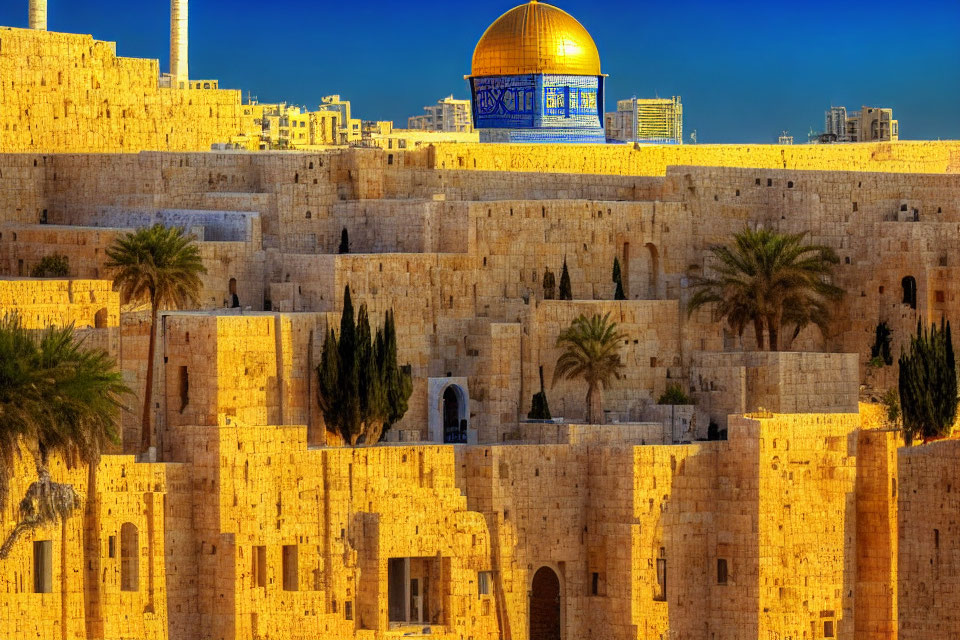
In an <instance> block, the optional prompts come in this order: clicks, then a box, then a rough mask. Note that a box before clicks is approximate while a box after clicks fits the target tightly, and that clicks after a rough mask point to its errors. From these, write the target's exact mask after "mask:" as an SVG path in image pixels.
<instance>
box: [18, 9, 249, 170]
mask: <svg viewBox="0 0 960 640" xmlns="http://www.w3.org/2000/svg"><path fill="white" fill-rule="evenodd" d="M0 77H3V78H4V79H5V81H4V82H3V83H0V105H3V106H2V110H0V132H2V137H0V150H2V151H4V152H46V153H52V152H61V153H63V152H84V153H90V152H136V151H141V150H144V149H152V150H171V151H173V150H194V151H200V150H209V149H210V145H211V144H212V143H214V142H229V141H230V139H231V138H232V137H234V136H237V135H239V134H240V132H241V122H240V92H239V91H222V90H181V89H161V88H159V87H158V82H159V63H158V61H157V60H147V59H136V58H123V57H118V56H117V55H116V45H115V43H112V42H101V41H98V40H94V39H93V38H92V37H91V36H88V35H77V34H67V33H54V32H49V31H38V30H33V29H11V28H3V29H0Z"/></svg>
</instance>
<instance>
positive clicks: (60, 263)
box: [30, 253, 70, 278]
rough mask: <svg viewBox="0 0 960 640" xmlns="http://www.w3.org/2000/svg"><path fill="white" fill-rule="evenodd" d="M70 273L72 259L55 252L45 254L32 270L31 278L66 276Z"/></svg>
mask: <svg viewBox="0 0 960 640" xmlns="http://www.w3.org/2000/svg"><path fill="white" fill-rule="evenodd" d="M69 275H70V260H69V259H67V256H64V255H60V254H59V253H55V254H53V255H50V256H44V257H43V259H42V260H40V262H38V263H37V266H35V267H34V268H33V270H32V271H31V272H30V277H31V278H66V277H67V276H69Z"/></svg>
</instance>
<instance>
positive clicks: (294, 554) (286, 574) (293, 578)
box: [283, 544, 300, 591]
mask: <svg viewBox="0 0 960 640" xmlns="http://www.w3.org/2000/svg"><path fill="white" fill-rule="evenodd" d="M298 560H299V551H298V549H297V545H295V544H285V545H283V590H284V591H298V590H299V589H300V580H299V575H298V571H299V569H298V565H299V562H298Z"/></svg>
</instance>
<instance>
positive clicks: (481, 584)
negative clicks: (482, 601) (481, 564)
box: [477, 571, 491, 596]
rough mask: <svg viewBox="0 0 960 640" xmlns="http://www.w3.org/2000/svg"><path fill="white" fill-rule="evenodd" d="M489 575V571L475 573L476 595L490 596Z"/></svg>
mask: <svg viewBox="0 0 960 640" xmlns="http://www.w3.org/2000/svg"><path fill="white" fill-rule="evenodd" d="M490 575H491V574H490V572H489V571H481V572H479V573H477V593H478V594H479V595H481V596H488V595H490Z"/></svg>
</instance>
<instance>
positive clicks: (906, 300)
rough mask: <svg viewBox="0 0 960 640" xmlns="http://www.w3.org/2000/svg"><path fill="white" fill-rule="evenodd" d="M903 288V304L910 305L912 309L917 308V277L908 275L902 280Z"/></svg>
mask: <svg viewBox="0 0 960 640" xmlns="http://www.w3.org/2000/svg"><path fill="white" fill-rule="evenodd" d="M900 286H901V287H902V288H903V304H908V305H910V308H911V309H916V308H917V279H916V278H914V277H913V276H907V277H905V278H904V279H903V280H901V281H900Z"/></svg>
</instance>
